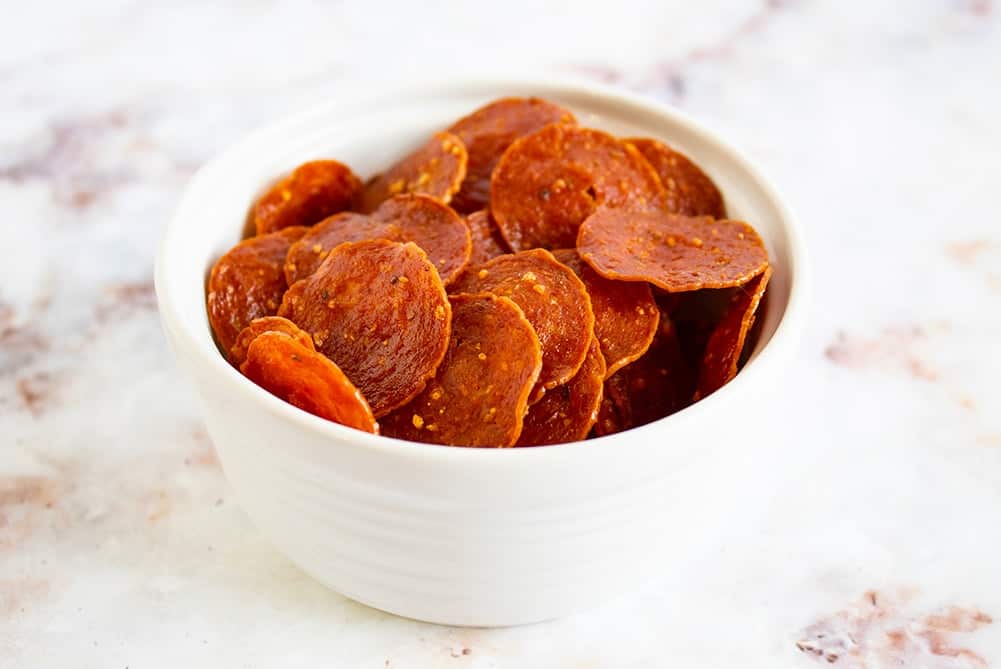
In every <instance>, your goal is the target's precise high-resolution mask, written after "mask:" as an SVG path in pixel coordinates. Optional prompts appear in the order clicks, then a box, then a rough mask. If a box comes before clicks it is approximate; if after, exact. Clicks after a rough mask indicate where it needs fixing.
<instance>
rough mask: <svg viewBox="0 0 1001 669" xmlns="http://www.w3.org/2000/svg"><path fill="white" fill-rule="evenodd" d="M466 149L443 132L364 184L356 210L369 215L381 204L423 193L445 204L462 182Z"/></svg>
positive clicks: (456, 139) (453, 137)
mask: <svg viewBox="0 0 1001 669" xmlns="http://www.w3.org/2000/svg"><path fill="white" fill-rule="evenodd" d="M467 160H468V155H467V154H466V147H465V145H464V144H463V143H462V140H461V139H459V138H458V137H456V136H455V135H453V134H451V133H447V132H439V133H435V135H434V136H433V137H432V138H431V139H429V140H428V141H427V143H425V144H424V145H423V146H421V147H420V148H419V149H417V150H416V151H414V152H413V153H411V154H410V155H408V156H406V157H405V158H403V159H402V160H400V161H399V162H398V163H396V164H395V165H393V166H392V167H390V168H389V169H388V170H386V172H385V173H383V174H380V175H378V176H376V177H374V178H372V180H371V181H369V182H368V183H367V184H365V190H364V191H363V192H362V195H361V203H360V206H359V208H360V210H361V211H362V212H366V213H367V212H371V211H375V209H376V208H377V207H378V206H379V205H380V204H382V203H383V202H384V201H385V200H388V199H389V198H391V197H393V196H394V195H402V194H403V193H423V194H424V195H430V196H431V197H433V198H435V199H438V200H441V201H442V202H444V203H446V204H448V201H449V200H451V199H452V196H453V195H454V194H455V193H456V191H458V190H459V186H461V185H462V180H463V179H465V178H466V161H467Z"/></svg>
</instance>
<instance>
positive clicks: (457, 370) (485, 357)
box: [382, 294, 542, 446]
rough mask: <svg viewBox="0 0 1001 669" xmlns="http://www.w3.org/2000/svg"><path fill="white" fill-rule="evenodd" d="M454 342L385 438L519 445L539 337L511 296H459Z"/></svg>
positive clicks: (386, 428) (386, 423)
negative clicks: (424, 385)
mask: <svg viewBox="0 0 1001 669" xmlns="http://www.w3.org/2000/svg"><path fill="white" fill-rule="evenodd" d="M451 301H452V338H451V340H450V342H449V346H448V352H447V353H446V354H445V358H444V360H442V363H441V365H440V366H439V368H438V373H437V374H435V377H434V379H432V380H431V381H430V382H429V383H428V385H427V387H426V388H425V389H424V390H423V392H421V394H419V395H418V396H417V397H415V398H414V399H413V400H412V401H411V402H410V403H409V404H407V405H405V406H403V407H401V408H399V409H397V410H396V411H394V412H393V413H391V414H389V415H388V416H386V417H385V418H384V419H383V421H382V426H383V434H386V435H388V436H391V437H398V438H400V439H409V440H411V441H423V442H427V443H432V444H452V445H455V446H513V445H514V444H515V442H516V441H517V439H518V435H519V434H520V433H521V430H522V421H523V420H524V416H525V410H526V408H527V406H528V394H529V392H531V390H532V388H533V386H534V385H535V381H536V379H537V378H538V376H539V371H540V370H541V369H542V352H541V349H540V348H539V339H538V337H536V336H535V330H534V329H532V325H531V324H530V323H529V322H528V320H527V319H526V318H525V316H524V314H523V313H522V311H521V309H520V308H519V307H518V305H516V304H515V303H514V302H512V301H511V300H509V299H508V298H506V297H497V296H496V295H490V294H479V295H453V296H452V297H451Z"/></svg>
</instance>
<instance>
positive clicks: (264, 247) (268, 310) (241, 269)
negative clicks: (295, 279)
mask: <svg viewBox="0 0 1001 669" xmlns="http://www.w3.org/2000/svg"><path fill="white" fill-rule="evenodd" d="M305 232H306V228H304V227H301V226H295V227H291V228H284V229H282V230H279V231H278V232H272V233H270V234H267V235H260V236H258V237H252V238H250V239H245V240H244V241H242V242H240V243H239V244H237V245H236V246H234V247H233V248H231V249H230V250H229V251H227V252H226V254H225V255H223V256H222V257H221V258H219V260H217V261H216V263H215V265H213V267H212V272H211V273H210V274H209V283H208V294H207V295H206V304H207V306H208V313H209V324H210V325H211V326H212V332H214V333H215V337H216V341H217V342H218V343H219V346H220V348H222V350H223V351H229V350H230V349H231V348H232V347H233V344H234V342H236V337H237V335H239V334H240V331H241V330H243V328H245V327H247V326H248V325H250V322H251V321H252V320H254V319H255V318H261V317H263V316H273V315H274V314H275V313H276V312H277V311H278V305H280V304H281V302H282V295H283V294H284V293H285V288H287V285H286V283H285V274H284V273H283V271H282V265H283V264H284V262H285V255H286V254H287V253H288V250H289V248H290V247H291V246H292V244H293V243H294V242H295V241H296V240H298V239H299V238H300V237H302V235H303V234H304V233H305Z"/></svg>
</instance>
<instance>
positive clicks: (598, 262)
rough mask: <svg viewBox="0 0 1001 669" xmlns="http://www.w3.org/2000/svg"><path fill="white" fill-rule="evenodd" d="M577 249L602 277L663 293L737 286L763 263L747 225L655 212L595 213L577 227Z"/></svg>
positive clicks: (760, 247)
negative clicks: (641, 284) (640, 284)
mask: <svg viewBox="0 0 1001 669" xmlns="http://www.w3.org/2000/svg"><path fill="white" fill-rule="evenodd" d="M577 251H578V252H579V253H580V256H581V257H582V258H583V259H584V260H585V261H586V262H587V263H588V264H589V265H590V266H591V267H593V268H594V269H595V271H596V272H598V274H601V275H602V276H603V277H605V278H607V279H617V280H620V281H649V282H650V283H652V284H653V285H655V286H657V287H658V288H661V289H663V290H666V291H668V292H685V291H690V290H699V289H701V288H727V287H732V286H739V285H742V284H744V283H747V282H748V281H750V280H751V279H752V278H753V277H755V276H757V275H758V274H760V273H761V272H762V271H764V268H765V266H766V265H767V264H768V252H767V251H766V250H765V245H764V243H763V242H762V241H761V237H759V236H758V233H757V232H756V231H755V230H754V228H752V227H751V226H750V225H748V224H747V223H744V222H741V221H727V220H715V219H713V218H712V217H710V216H699V217H689V216H681V215H679V214H668V213H665V212H662V211H658V210H655V209H650V210H645V211H627V210H624V209H602V210H599V211H597V212H595V213H594V214H593V215H592V216H590V217H589V218H588V219H587V220H586V221H584V224H583V225H581V226H580V235H579V236H578V238H577Z"/></svg>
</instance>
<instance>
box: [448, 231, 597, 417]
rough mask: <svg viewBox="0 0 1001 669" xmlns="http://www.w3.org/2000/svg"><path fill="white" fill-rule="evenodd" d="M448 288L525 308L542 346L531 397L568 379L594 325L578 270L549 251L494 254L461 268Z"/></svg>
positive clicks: (581, 358)
mask: <svg viewBox="0 0 1001 669" xmlns="http://www.w3.org/2000/svg"><path fill="white" fill-rule="evenodd" d="M452 292H453V293H481V292H486V293H493V294H495V295H501V296H503V297H510V298H511V299H512V300H514V302H515V303H516V304H517V305H518V306H519V307H521V309H522V311H524V312H525V318H527V319H528V322H529V323H531V324H532V327H534V328H535V334H536V335H538V337H539V343H540V345H541V346H542V372H541V373H540V374H539V380H538V382H537V383H536V388H535V389H534V390H533V391H532V396H531V397H530V398H529V402H536V401H538V400H539V399H541V398H542V395H543V394H544V393H545V391H546V390H547V389H549V388H553V387H555V386H558V385H560V384H562V383H566V382H567V381H569V380H570V379H572V378H573V375H574V374H576V373H577V370H578V369H580V366H581V364H582V363H583V362H584V356H585V355H587V348H588V345H589V344H590V342H591V333H592V332H593V329H594V312H593V311H592V310H591V300H590V298H588V296H587V289H586V288H585V287H584V284H583V283H582V282H581V280H580V279H578V278H577V275H576V274H574V273H573V271H572V270H570V269H569V268H568V267H566V266H565V265H562V264H560V263H559V262H557V261H556V258H554V257H553V255H552V254H551V253H549V251H545V250H543V249H533V250H531V251H522V252H521V253H513V254H509V255H504V256H500V257H498V258H494V259H493V260H491V261H489V262H487V263H484V264H483V265H480V266H479V267H473V268H471V269H470V270H469V271H468V272H465V273H463V275H462V276H461V277H459V280H458V281H457V282H456V283H455V285H454V286H453V288H452Z"/></svg>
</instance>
